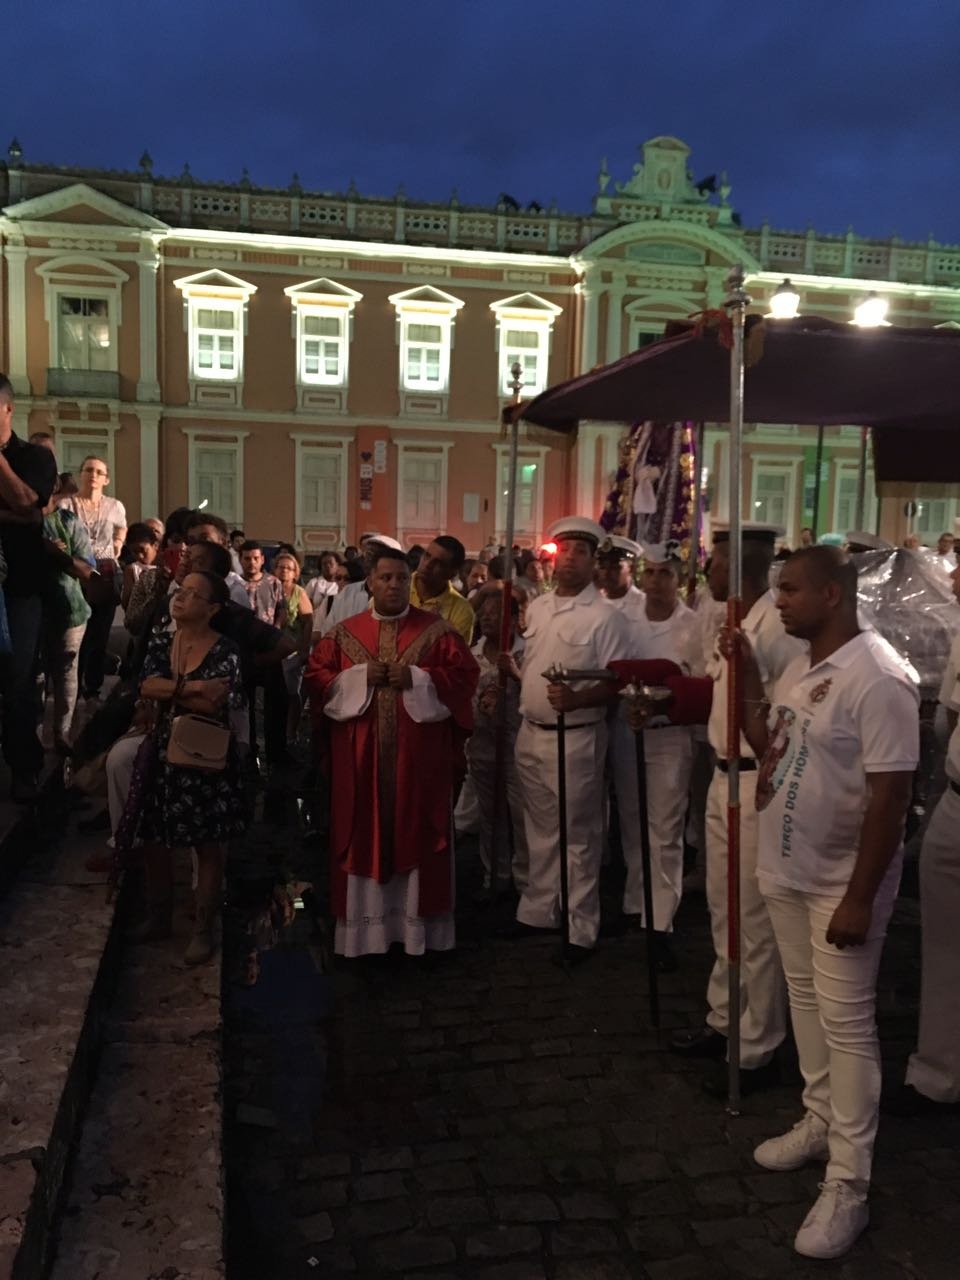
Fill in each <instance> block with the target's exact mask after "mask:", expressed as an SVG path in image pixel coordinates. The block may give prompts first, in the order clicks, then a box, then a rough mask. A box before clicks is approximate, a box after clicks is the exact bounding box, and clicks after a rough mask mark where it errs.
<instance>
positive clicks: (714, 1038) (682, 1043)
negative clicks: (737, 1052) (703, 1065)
mask: <svg viewBox="0 0 960 1280" xmlns="http://www.w3.org/2000/svg"><path fill="white" fill-rule="evenodd" d="M670 1049H671V1051H672V1052H673V1053H682V1054H683V1056H684V1057H685V1058H722V1057H724V1055H725V1054H726V1052H727V1037H726V1036H722V1035H721V1034H720V1032H719V1031H714V1029H713V1027H697V1028H696V1029H695V1030H694V1031H675V1032H674V1033H673V1035H672V1036H671V1037H670Z"/></svg>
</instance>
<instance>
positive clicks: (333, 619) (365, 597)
mask: <svg viewBox="0 0 960 1280" xmlns="http://www.w3.org/2000/svg"><path fill="white" fill-rule="evenodd" d="M369 606H370V593H369V591H368V590H367V580H366V578H364V579H363V581H362V582H350V583H348V584H347V585H346V586H345V587H344V588H343V590H342V591H338V592H337V594H336V595H335V596H334V598H333V604H332V605H331V606H330V612H329V613H328V614H327V616H326V618H325V619H324V622H323V627H322V629H321V630H322V634H323V635H326V634H327V632H328V631H332V630H333V628H334V627H335V626H336V625H337V623H338V622H344V621H346V619H347V618H354V617H356V615H357V614H358V613H366V611H367V609H368V608H369Z"/></svg>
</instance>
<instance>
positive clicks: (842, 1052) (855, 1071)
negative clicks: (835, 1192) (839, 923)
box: [766, 871, 900, 1191]
mask: <svg viewBox="0 0 960 1280" xmlns="http://www.w3.org/2000/svg"><path fill="white" fill-rule="evenodd" d="M899 880H900V876H899V871H898V872H897V873H896V874H894V875H893V876H889V875H888V877H887V880H886V881H885V883H884V884H883V885H882V886H881V888H880V891H879V893H878V894H877V897H876V900H875V902H874V904H873V917H872V919H871V921H870V930H869V933H868V934H867V940H866V942H865V943H864V945H863V946H862V947H844V948H843V950H842V951H841V950H840V948H839V947H835V946H833V945H832V944H831V943H829V942H827V929H828V928H829V926H830V921H831V920H832V919H833V913H834V912H835V911H836V909H837V907H838V906H839V905H840V902H841V900H842V898H843V895H842V894H840V893H834V894H815V893H801V892H800V891H799V890H797V889H787V888H783V887H781V886H779V885H771V886H770V887H769V888H768V889H767V894H766V901H767V905H768V907H769V909H770V919H771V921H772V923H773V928H774V929H775V930H776V935H777V944H778V946H779V949H780V955H781V957H782V959H783V967H784V970H785V972H786V975H787V982H788V984H789V987H790V1018H791V1021H792V1022H793V1034H794V1036H795V1037H796V1041H797V1054H798V1056H799V1059H800V1071H801V1072H802V1074H803V1082H804V1087H803V1105H804V1108H805V1109H806V1110H807V1111H809V1112H811V1113H812V1114H813V1115H815V1116H818V1117H819V1119H821V1120H822V1121H823V1122H824V1124H826V1125H827V1141H828V1143H829V1147H830V1159H829V1160H828V1161H827V1169H826V1174H825V1178H826V1180H827V1181H832V1180H833V1179H834V1178H840V1179H842V1180H843V1181H845V1182H853V1183H856V1184H859V1189H860V1190H862V1191H865V1190H866V1189H867V1186H868V1185H869V1182H870V1170H871V1166H872V1163H873V1144H874V1141H875V1139H876V1136H877V1118H878V1111H879V1105H880V1043H879V1040H878V1038H877V1019H876V1007H877V971H878V970H879V968H880V953H881V951H882V950H883V940H884V938H885V937H886V933H887V922H888V921H889V919H890V913H891V912H892V910H893V904H894V901H895V899H896V896H897V886H898V884H899Z"/></svg>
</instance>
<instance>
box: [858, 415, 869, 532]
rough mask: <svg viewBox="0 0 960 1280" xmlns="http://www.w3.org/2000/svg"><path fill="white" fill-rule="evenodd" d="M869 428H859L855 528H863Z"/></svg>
mask: <svg viewBox="0 0 960 1280" xmlns="http://www.w3.org/2000/svg"><path fill="white" fill-rule="evenodd" d="M869 442H870V428H869V427H861V428H860V474H859V475H858V476H857V521H856V523H857V528H858V529H862V528H863V516H864V509H865V508H866V505H867V445H868V444H869Z"/></svg>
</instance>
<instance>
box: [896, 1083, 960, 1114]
mask: <svg viewBox="0 0 960 1280" xmlns="http://www.w3.org/2000/svg"><path fill="white" fill-rule="evenodd" d="M880 1110H881V1111H882V1112H883V1114H884V1115H885V1116H897V1117H899V1118H900V1119H901V1120H913V1119H915V1118H916V1117H918V1116H955V1115H960V1102H937V1100H936V1099H935V1098H928V1097H927V1095H926V1094H925V1093H921V1092H920V1090H919V1089H915V1088H914V1086H913V1085H912V1084H902V1085H901V1086H900V1088H899V1089H895V1090H894V1091H893V1092H892V1093H887V1094H883V1095H882V1096H881V1098H880Z"/></svg>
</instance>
